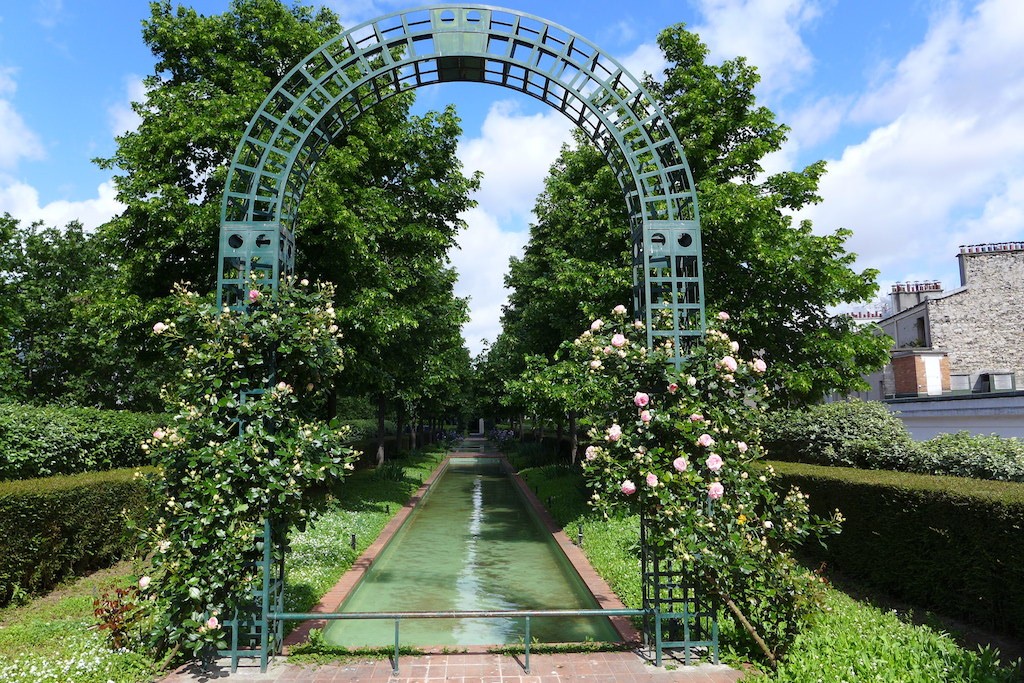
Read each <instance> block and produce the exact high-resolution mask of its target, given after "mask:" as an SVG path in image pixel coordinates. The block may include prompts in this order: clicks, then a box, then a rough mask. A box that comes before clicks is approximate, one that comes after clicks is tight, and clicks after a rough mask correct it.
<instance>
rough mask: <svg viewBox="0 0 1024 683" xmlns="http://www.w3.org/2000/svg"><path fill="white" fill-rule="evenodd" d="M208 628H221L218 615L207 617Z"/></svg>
mask: <svg viewBox="0 0 1024 683" xmlns="http://www.w3.org/2000/svg"><path fill="white" fill-rule="evenodd" d="M206 628H208V629H211V630H213V629H218V628H220V622H219V621H218V620H217V617H210V618H209V619H207V620H206Z"/></svg>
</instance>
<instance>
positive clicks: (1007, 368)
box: [879, 242, 1024, 397]
mask: <svg viewBox="0 0 1024 683" xmlns="http://www.w3.org/2000/svg"><path fill="white" fill-rule="evenodd" d="M957 258H958V260H959V265H960V287H958V288H957V289H954V290H952V291H949V292H946V291H943V289H942V285H941V284H939V283H938V282H921V283H902V284H896V285H893V287H892V291H891V293H890V301H891V307H892V313H891V314H890V315H889V316H888V317H887V318H884V319H883V320H881V321H880V322H879V326H880V327H881V328H882V331H884V332H885V333H886V334H888V335H889V336H890V337H892V338H893V340H894V342H895V343H894V345H893V351H892V365H891V367H890V370H891V372H888V373H885V377H884V380H883V381H882V383H881V385H880V390H881V391H884V394H883V397H893V396H895V397H909V396H923V395H928V396H936V395H940V394H943V393H950V392H952V393H988V392H993V391H1012V390H1014V389H1016V385H1017V382H1018V381H1024V243H1022V242H1003V243H999V244H982V245H972V246H964V247H961V248H960V253H959V254H958V255H957Z"/></svg>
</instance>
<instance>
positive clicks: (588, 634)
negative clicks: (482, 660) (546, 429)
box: [324, 457, 619, 647]
mask: <svg viewBox="0 0 1024 683" xmlns="http://www.w3.org/2000/svg"><path fill="white" fill-rule="evenodd" d="M598 607H599V605H598V603H597V601H596V600H595V599H594V597H593V595H591V593H590V591H589V590H588V589H587V587H586V585H585V584H584V582H583V580H582V579H580V577H579V574H577V573H576V570H575V569H574V568H573V566H572V564H571V563H570V562H569V561H568V559H567V558H566V557H565V554H564V553H563V552H562V550H561V549H560V548H559V547H558V545H557V543H556V542H555V540H554V539H553V538H552V536H551V534H550V533H548V531H547V530H546V529H545V528H544V526H543V525H542V524H541V522H540V520H539V519H538V518H537V516H536V514H535V513H534V511H533V510H532V509H531V507H530V505H529V504H528V503H527V501H526V500H524V498H523V496H522V494H521V493H520V492H519V490H518V488H517V487H516V484H515V482H513V481H512V480H511V478H510V476H509V475H508V474H507V473H506V470H505V466H504V463H503V461H502V460H500V459H498V458H489V457H470V458H466V457H453V458H450V459H449V460H448V462H447V465H446V467H445V469H444V471H443V472H442V473H441V475H440V476H439V477H438V478H437V479H436V480H435V481H434V483H433V485H432V486H431V487H430V488H429V490H428V491H427V493H426V495H425V496H424V497H423V499H422V500H421V501H420V502H419V504H418V505H417V506H416V508H415V509H413V511H412V513H411V514H410V515H409V517H408V519H407V520H406V522H405V524H403V525H402V527H401V528H400V529H399V530H398V532H397V533H396V534H395V536H394V537H393V538H392V539H391V541H390V542H389V543H388V544H387V546H386V547H385V548H384V549H383V551H382V552H381V554H380V555H379V556H378V557H377V559H376V560H375V561H374V563H373V565H372V566H371V567H370V568H369V570H368V571H367V573H366V575H365V576H364V577H363V579H362V580H361V581H360V582H359V584H357V585H356V587H355V588H354V590H353V591H352V593H351V594H350V595H349V596H348V598H347V599H346V600H345V601H344V603H342V605H341V607H340V608H339V609H338V611H339V612H416V611H452V610H459V611H464V610H513V609H518V610H540V609H594V608H598ZM530 631H531V638H532V639H536V640H538V641H540V642H547V643H552V642H557V643H564V642H581V641H586V640H594V641H616V640H619V635H618V633H617V632H616V631H615V629H614V627H613V626H612V625H611V623H610V622H609V620H608V619H607V618H606V617H543V618H540V617H535V618H532V619H531V620H530ZM324 637H325V639H326V640H327V642H329V643H331V644H334V645H342V646H345V647H363V646H386V645H390V644H393V643H394V637H395V631H394V623H393V622H392V621H389V620H376V619H375V620H343V621H332V622H331V623H330V625H329V626H328V627H327V628H326V629H325V632H324ZM522 640H523V619H521V618H488V619H471V618H470V619H409V620H404V619H403V620H402V625H401V641H402V644H403V645H411V646H446V645H500V644H516V643H520V642H522Z"/></svg>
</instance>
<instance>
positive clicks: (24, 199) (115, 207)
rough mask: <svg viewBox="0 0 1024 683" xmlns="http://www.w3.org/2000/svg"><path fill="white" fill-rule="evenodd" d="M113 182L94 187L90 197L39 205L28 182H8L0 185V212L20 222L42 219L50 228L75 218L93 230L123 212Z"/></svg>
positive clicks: (58, 226) (34, 192)
mask: <svg viewBox="0 0 1024 683" xmlns="http://www.w3.org/2000/svg"><path fill="white" fill-rule="evenodd" d="M115 195H116V190H115V189H114V184H113V182H105V183H103V184H102V185H100V186H99V187H98V188H96V196H95V197H94V198H91V199H84V200H80V201H69V200H65V199H59V200H56V201H53V202H50V203H48V204H45V205H40V204H39V192H38V191H37V190H36V189H35V188H34V187H31V186H30V185H26V184H25V183H22V182H17V181H12V182H7V183H3V184H0V211H5V212H7V213H9V214H11V216H13V217H14V218H17V219H18V220H20V221H21V222H22V223H23V224H31V223H34V222H36V221H42V222H43V223H44V224H45V225H47V226H50V227H57V228H62V227H64V226H65V225H67V224H68V223H70V222H71V221H74V220H77V221H79V222H81V223H82V225H83V227H85V228H86V229H87V230H93V229H95V228H97V227H98V226H100V225H102V224H103V223H106V222H107V221H109V220H110V219H111V218H113V217H114V216H115V215H117V214H119V213H121V212H122V211H124V209H125V207H124V205H123V204H121V203H120V202H118V201H117V199H116V196H115Z"/></svg>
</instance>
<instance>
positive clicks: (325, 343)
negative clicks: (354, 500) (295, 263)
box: [140, 278, 354, 655]
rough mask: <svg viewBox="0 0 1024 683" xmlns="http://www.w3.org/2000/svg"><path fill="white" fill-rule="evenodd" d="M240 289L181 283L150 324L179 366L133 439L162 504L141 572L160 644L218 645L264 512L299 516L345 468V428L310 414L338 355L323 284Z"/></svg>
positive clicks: (257, 553)
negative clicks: (225, 299) (138, 439)
mask: <svg viewBox="0 0 1024 683" xmlns="http://www.w3.org/2000/svg"><path fill="white" fill-rule="evenodd" d="M246 299H247V306H246V310H244V311H232V310H229V309H227V308H224V309H223V310H216V308H215V307H211V306H210V304H209V302H208V301H207V300H205V299H203V298H201V297H199V296H197V295H196V294H194V293H192V292H190V291H189V290H188V289H187V288H186V287H178V288H177V289H176V293H175V310H176V314H175V316H174V317H173V318H171V319H168V320H163V321H160V322H158V323H156V324H155V325H154V326H153V332H154V334H156V335H159V336H160V337H161V338H163V339H164V340H165V342H166V346H167V350H168V352H169V353H171V354H173V355H172V357H175V358H177V360H178V363H179V368H180V372H179V377H178V379H177V381H176V382H174V383H172V384H170V385H168V386H167V387H165V388H164V391H163V394H164V397H165V401H166V403H167V406H168V412H169V413H171V414H173V415H174V416H175V417H174V421H173V423H172V424H170V425H168V426H167V427H166V428H161V429H157V430H156V431H155V432H154V433H153V435H152V438H150V439H147V440H146V442H145V443H144V444H143V447H144V448H145V449H147V450H149V451H150V452H151V453H152V454H153V456H154V459H155V462H156V464H157V465H158V468H159V475H158V477H157V487H158V490H159V492H160V493H161V494H162V496H161V500H163V501H164V506H165V507H164V509H163V510H162V511H160V514H158V515H157V517H158V519H157V521H156V523H155V525H154V526H153V527H152V528H151V529H149V530H148V532H146V533H145V534H144V535H143V537H144V540H145V542H147V543H148V545H149V549H150V551H151V552H152V573H151V575H147V576H145V577H143V580H142V581H140V589H141V590H142V593H143V595H149V596H152V598H153V601H154V602H155V603H156V604H157V605H158V606H159V609H158V610H157V613H158V614H159V615H160V620H159V622H158V626H157V633H155V634H154V635H155V640H156V645H157V647H158V649H160V650H162V651H174V650H175V649H177V650H183V651H184V652H186V653H189V652H190V653H191V654H193V655H199V654H208V653H209V652H210V651H211V650H212V649H213V648H220V649H224V648H226V647H227V637H228V635H229V634H228V633H227V632H226V629H225V628H224V623H223V622H224V621H225V620H227V619H230V618H231V617H232V615H233V614H234V613H235V610H236V609H237V610H242V611H243V612H244V610H245V609H246V608H247V607H248V606H249V605H250V604H251V602H252V598H251V594H252V593H253V592H254V591H256V590H257V589H258V588H259V587H260V585H261V584H260V583H259V581H260V577H259V574H258V570H257V568H256V565H255V563H256V562H257V561H258V560H259V559H261V558H262V554H263V553H262V536H263V529H264V520H268V519H269V520H271V521H272V523H273V524H274V526H275V528H276V529H277V530H278V531H282V532H283V530H285V529H287V528H288V527H290V526H292V525H295V524H298V525H300V526H301V525H302V524H304V523H305V522H306V521H308V519H309V518H310V515H311V514H312V506H311V505H310V499H309V496H308V494H309V492H310V491H311V490H312V489H314V488H316V487H318V486H324V485H326V484H329V483H332V482H334V481H337V480H338V479H339V478H340V477H342V476H344V474H345V472H346V470H348V469H351V467H352V464H351V463H352V460H353V458H354V453H353V451H352V449H351V448H349V447H348V446H346V445H345V440H346V436H347V431H346V429H345V428H343V427H340V426H338V425H337V424H333V423H327V422H324V421H323V420H318V419H316V418H315V416H314V415H315V412H316V410H317V408H318V406H321V405H322V404H323V400H324V397H325V396H326V392H327V391H329V390H331V389H332V387H333V379H334V377H335V376H336V375H337V373H338V372H339V371H340V370H341V368H342V362H343V356H344V354H343V350H342V346H341V335H340V333H339V331H338V326H337V324H336V322H335V316H334V308H333V304H332V301H333V299H334V289H333V286H332V285H330V284H316V285H312V286H311V285H310V284H309V283H308V282H307V281H305V280H302V281H298V280H296V279H295V278H285V279H283V280H282V282H281V283H280V286H279V289H278V292H277V294H276V296H271V293H270V292H269V291H268V290H264V289H261V288H260V282H259V281H256V280H254V281H253V284H252V289H250V290H249V291H248V292H247V297H246Z"/></svg>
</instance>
